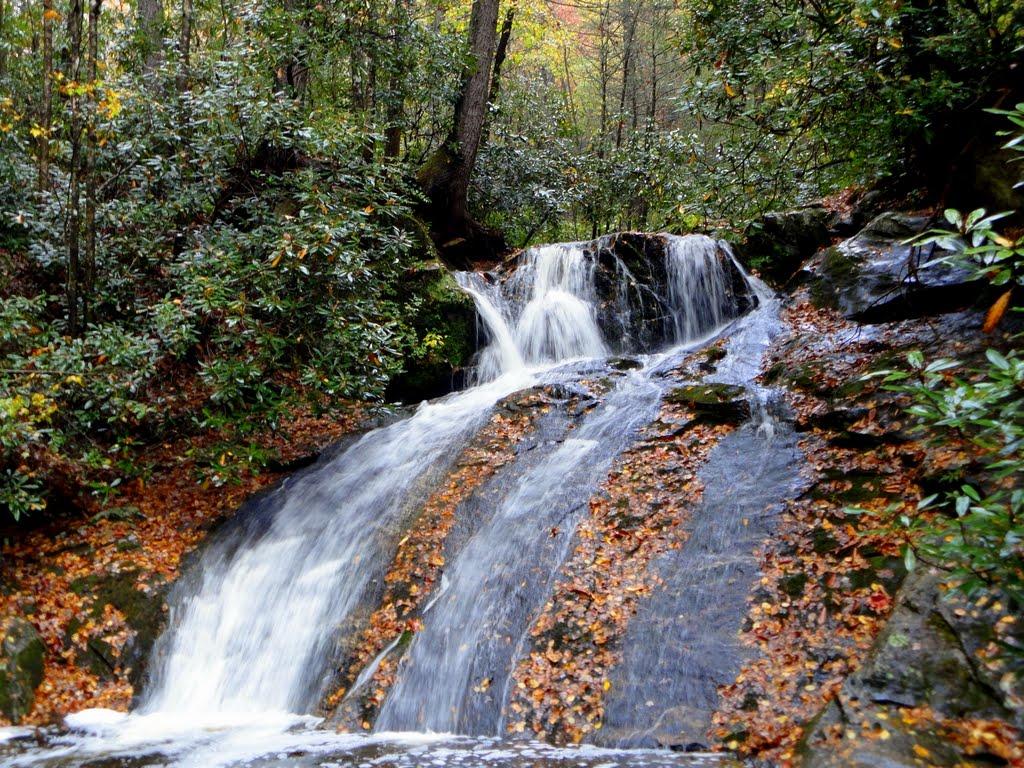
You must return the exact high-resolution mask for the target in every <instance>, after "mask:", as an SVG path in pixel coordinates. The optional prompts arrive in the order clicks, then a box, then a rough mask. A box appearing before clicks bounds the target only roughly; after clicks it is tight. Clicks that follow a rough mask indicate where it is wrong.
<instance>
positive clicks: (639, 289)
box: [491, 232, 757, 353]
mask: <svg viewBox="0 0 1024 768" xmlns="http://www.w3.org/2000/svg"><path fill="white" fill-rule="evenodd" d="M669 239H670V238H669V236H668V235H664V234H650V233H644V232H619V233H616V234H611V235H605V236H603V237H600V238H598V239H597V240H594V241H592V242H590V243H587V244H585V245H584V256H585V258H587V259H588V260H589V261H590V262H591V264H592V265H593V269H594V291H595V294H596V295H595V297H594V298H595V299H596V302H595V304H596V307H597V318H596V319H597V324H598V326H599V327H600V329H601V332H602V334H603V336H604V338H605V340H606V341H607V342H608V343H609V344H610V346H611V347H612V349H613V350H614V351H617V352H620V353H638V352H639V353H644V352H651V351H653V350H655V349H657V348H659V347H661V346H663V345H664V344H665V343H666V342H667V341H670V340H672V338H673V324H674V318H673V312H672V308H671V307H670V306H669V301H670V299H669V295H670V290H669V280H670V276H669V274H668V260H669V251H668V249H669V248H670V245H669ZM711 242H716V241H711ZM728 247H729V246H728V244H727V243H725V242H724V241H717V242H716V252H715V258H716V259H717V260H718V264H719V266H720V267H721V269H722V271H723V273H724V275H725V278H726V286H725V290H724V293H723V295H722V296H721V297H720V300H721V305H720V307H719V310H720V311H721V315H722V317H724V318H725V319H730V318H737V317H741V316H742V315H744V314H746V313H747V312H749V311H750V310H751V309H753V308H754V307H756V306H757V297H756V295H754V293H753V292H752V291H751V290H750V286H749V285H748V284H747V281H746V278H745V277H744V276H743V273H742V271H741V270H740V268H739V267H738V266H737V265H736V262H735V261H734V260H733V259H732V257H731V256H730V254H729V252H728V250H727V249H728ZM526 253H527V252H526V251H524V252H521V253H519V254H517V255H516V256H514V257H512V258H511V259H510V260H508V261H506V262H505V263H504V264H503V265H502V266H501V267H500V268H498V269H497V270H495V271H494V272H493V273H491V278H492V279H493V280H497V281H499V282H505V281H507V280H509V279H510V278H511V277H512V276H513V275H514V274H515V271H516V269H517V268H518V267H519V266H520V265H521V264H522V263H523V260H524V256H525V254H526Z"/></svg>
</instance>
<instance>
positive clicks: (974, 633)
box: [803, 569, 1021, 768]
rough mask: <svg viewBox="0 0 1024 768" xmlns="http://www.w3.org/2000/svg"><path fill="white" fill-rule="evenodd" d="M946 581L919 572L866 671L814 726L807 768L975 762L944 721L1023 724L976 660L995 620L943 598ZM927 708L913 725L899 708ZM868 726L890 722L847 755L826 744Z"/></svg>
mask: <svg viewBox="0 0 1024 768" xmlns="http://www.w3.org/2000/svg"><path fill="white" fill-rule="evenodd" d="M941 581H942V576H941V575H940V574H939V573H938V572H937V571H933V570H928V569H924V570H922V571H916V572H914V573H913V574H912V575H911V576H910V577H908V578H907V580H906V582H905V584H904V586H903V589H902V590H901V591H900V593H899V596H898V602H897V606H896V609H895V610H894V611H893V614H892V616H891V617H890V618H889V620H888V622H887V624H886V626H885V629H884V630H883V631H882V633H881V634H880V635H879V637H878V639H877V641H876V642H875V645H874V647H873V648H872V650H871V651H870V653H869V654H868V656H867V658H866V659H865V660H864V663H863V664H862V666H861V668H860V669H859V670H858V671H857V672H856V673H854V674H853V675H851V676H850V677H849V678H847V680H846V682H845V683H844V685H843V688H842V690H841V691H840V694H839V696H838V697H837V699H836V701H835V702H833V703H832V704H830V705H829V706H828V707H826V709H825V710H824V711H823V712H822V713H821V715H820V716H819V717H818V718H817V719H816V720H815V721H814V722H813V723H811V725H810V726H809V727H808V730H807V735H806V736H805V740H804V744H803V748H804V753H805V761H804V763H803V764H804V765H806V766H812V767H814V768H819V767H820V768H826V767H827V768H832V767H833V766H835V767H838V766H840V765H842V766H848V765H853V766H894V767H901V766H908V767H909V766H915V765H920V764H921V758H922V756H923V755H925V754H927V756H928V763H929V764H932V765H943V766H946V765H948V766H953V765H975V764H981V762H979V763H974V762H964V761H963V755H962V754H960V753H959V752H958V751H957V750H956V748H955V746H954V745H953V744H951V743H950V742H949V739H948V735H947V734H944V733H943V732H942V729H941V722H942V718H961V717H967V718H998V719H1001V720H1005V721H1007V722H1013V723H1015V724H1016V725H1018V726H1019V725H1020V724H1021V723H1020V720H1021V715H1020V713H1019V712H1018V713H1016V716H1015V715H1014V713H1013V711H1012V709H1011V707H1010V706H1008V702H1006V701H1004V697H1005V694H1006V693H1007V691H1004V688H1005V686H1003V685H1001V684H1000V679H999V676H998V674H995V673H993V672H992V671H991V670H990V669H987V668H986V667H985V666H984V665H983V664H980V663H979V662H978V657H977V651H978V649H979V648H981V647H983V646H984V645H985V644H986V643H988V642H989V641H990V640H991V639H992V636H993V632H992V627H991V621H988V622H986V621H984V620H982V619H979V618H978V617H974V616H972V614H973V613H977V612H976V611H972V610H970V609H971V608H972V606H971V605H970V604H969V603H966V602H965V601H963V600H961V599H959V598H955V599H951V598H950V596H948V595H945V594H944V593H943V591H942V590H941V588H940V583H941ZM900 708H903V709H902V711H909V710H912V709H913V708H925V709H926V710H927V711H928V712H929V713H931V715H930V716H929V717H927V718H922V719H920V720H919V721H912V722H910V723H908V722H907V721H906V720H905V719H904V718H902V717H901V716H900V711H901V709H900ZM865 721H868V722H870V721H876V722H879V723H884V724H885V725H886V728H887V730H888V732H889V733H890V734H891V735H890V736H889V737H887V738H885V739H870V738H863V739H856V740H854V741H853V743H852V744H851V745H850V747H849V748H848V750H847V751H842V750H837V749H836V748H835V746H834V744H833V743H829V742H828V733H829V731H835V730H844V731H846V732H848V733H849V732H859V730H860V725H861V723H862V722H865Z"/></svg>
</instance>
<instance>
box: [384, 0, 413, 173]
mask: <svg viewBox="0 0 1024 768" xmlns="http://www.w3.org/2000/svg"><path fill="white" fill-rule="evenodd" d="M389 25H390V27H391V35H390V38H391V50H392V55H393V56H395V57H397V61H392V62H391V65H390V72H389V75H388V79H387V92H386V93H385V96H384V122H385V126H384V157H386V158H396V157H398V156H399V154H400V153H401V151H402V117H403V112H404V107H405V93H406V78H407V75H408V71H409V62H408V54H399V51H404V50H405V45H407V43H405V42H404V38H405V37H406V36H407V35H408V33H409V4H408V0H394V2H393V4H392V6H391V19H390V21H389Z"/></svg>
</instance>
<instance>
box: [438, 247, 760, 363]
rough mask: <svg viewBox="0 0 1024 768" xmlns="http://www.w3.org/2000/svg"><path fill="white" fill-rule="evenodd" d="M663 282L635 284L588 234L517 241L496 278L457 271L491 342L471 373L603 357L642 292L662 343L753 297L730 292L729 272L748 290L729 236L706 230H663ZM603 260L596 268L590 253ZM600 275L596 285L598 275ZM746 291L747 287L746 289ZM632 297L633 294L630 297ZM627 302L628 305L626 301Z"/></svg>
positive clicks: (620, 348) (699, 330) (730, 314)
mask: <svg viewBox="0 0 1024 768" xmlns="http://www.w3.org/2000/svg"><path fill="white" fill-rule="evenodd" d="M662 238H663V251H664V254H663V259H664V263H663V264H661V265H659V267H660V270H661V271H662V272H663V273H664V277H663V278H662V279H661V282H662V284H661V285H657V286H654V288H652V287H651V286H645V285H641V284H640V282H639V281H638V280H637V278H636V277H635V276H634V275H633V273H632V272H631V271H630V269H629V268H628V267H627V266H626V265H625V264H624V263H623V262H622V261H621V260H620V259H619V258H618V257H616V256H615V255H614V254H612V253H611V251H610V250H609V249H608V248H607V247H606V246H602V241H596V242H595V243H561V244H557V245H543V246H538V247H535V248H530V249H528V250H526V251H525V252H524V253H523V254H522V256H521V257H520V259H519V261H518V263H517V264H516V266H515V271H514V272H512V274H511V276H509V277H508V278H507V279H505V280H501V279H499V278H495V277H493V276H491V277H490V278H488V277H486V276H484V275H481V274H479V273H474V272H464V273H460V274H459V275H458V276H457V277H458V280H459V283H460V285H462V287H463V288H464V289H465V290H466V291H467V292H468V293H470V294H471V295H472V296H473V298H474V300H475V301H476V303H477V308H478V310H479V313H480V317H481V319H482V320H483V322H484V326H485V329H486V332H487V336H488V338H489V340H490V342H491V343H490V344H489V345H488V346H487V347H485V348H484V350H483V351H482V352H481V354H480V358H479V360H478V366H477V375H478V377H479V379H480V380H481V381H490V380H492V379H493V378H495V377H496V376H498V375H500V374H501V373H503V372H507V371H509V370H512V369H515V368H517V367H519V366H522V365H526V366H538V365H544V364H551V363H555V362H560V361H561V362H564V361H567V360H572V359H576V358H598V357H604V356H606V355H608V354H609V353H610V351H611V350H612V349H613V348H615V350H616V351H617V352H619V353H624V354H629V353H635V352H641V351H644V350H641V349H634V348H631V347H630V339H631V338H632V336H633V335H634V333H633V331H634V330H635V329H633V328H631V323H632V322H633V321H634V318H631V317H630V315H631V313H633V312H634V310H635V309H636V307H639V309H640V311H639V312H638V314H641V315H642V314H643V309H644V303H645V301H646V302H647V303H648V304H652V305H657V308H658V310H659V312H660V315H661V321H660V322H661V324H662V325H663V326H664V327H663V328H662V330H661V333H659V334H657V341H658V342H659V343H660V344H661V345H663V346H664V345H666V344H667V345H669V346H671V345H672V344H685V343H689V342H694V341H697V340H699V339H701V338H703V337H705V336H707V335H709V334H711V333H713V332H715V331H716V330H718V329H720V328H722V327H723V326H724V325H725V324H726V323H727V322H729V321H730V320H733V319H735V318H736V317H737V316H738V315H740V314H742V312H743V309H744V307H746V306H749V305H750V304H753V303H755V302H756V298H755V299H750V298H749V297H746V296H745V297H743V298H744V299H746V302H745V303H744V302H741V301H738V300H737V296H736V295H735V286H734V277H735V276H739V280H740V281H741V282H742V283H743V284H744V290H747V291H749V290H750V286H749V284H747V283H746V280H745V277H744V276H743V273H742V270H741V269H740V267H739V266H738V265H737V264H736V262H735V260H734V259H733V258H732V254H731V252H730V251H729V248H728V245H727V244H725V243H724V242H723V241H718V240H714V239H713V238H710V237H707V236H705V235H686V236H682V237H675V236H671V235H664V236H662ZM602 250H603V251H604V253H605V254H606V257H607V259H608V260H610V261H611V265H610V266H609V267H608V268H606V269H605V270H604V272H605V274H599V272H600V271H601V265H600V264H599V258H600V257H599V253H601V252H602ZM599 283H604V284H606V285H605V295H602V294H601V292H600V291H599V288H598V284H599ZM750 295H754V294H753V293H751V294H750ZM631 298H632V301H631ZM634 305H636V306H634ZM599 312H600V314H610V315H611V322H609V325H612V326H614V329H611V328H610V329H608V331H611V330H614V331H615V334H616V335H617V337H618V338H614V339H610V338H607V336H608V331H603V330H602V327H601V324H600V322H599Z"/></svg>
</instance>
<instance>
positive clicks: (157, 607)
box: [66, 570, 168, 682]
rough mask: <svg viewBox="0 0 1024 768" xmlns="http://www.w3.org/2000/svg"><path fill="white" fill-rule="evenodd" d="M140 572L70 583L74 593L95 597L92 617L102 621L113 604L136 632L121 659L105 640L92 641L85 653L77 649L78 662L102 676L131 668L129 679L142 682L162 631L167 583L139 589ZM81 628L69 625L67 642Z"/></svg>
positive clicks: (124, 572) (89, 578)
mask: <svg viewBox="0 0 1024 768" xmlns="http://www.w3.org/2000/svg"><path fill="white" fill-rule="evenodd" d="M138 575H139V574H138V572H137V571H134V570H132V571H122V572H121V573H116V574H104V575H92V576H85V577H83V578H80V579H76V580H75V581H73V582H71V585H70V587H71V591H72V592H74V593H75V594H78V595H85V596H91V597H92V598H93V604H92V609H91V611H90V614H91V615H92V617H93V618H100V617H101V616H102V615H103V611H104V608H105V607H106V606H107V605H111V606H113V607H114V608H116V609H117V610H118V611H120V612H121V614H122V615H123V616H124V619H125V623H126V624H127V625H128V626H129V628H131V629H132V630H133V632H134V637H132V638H131V639H130V640H129V641H128V643H127V644H126V645H125V647H124V649H123V650H122V653H121V655H120V657H118V656H117V655H115V654H114V653H113V649H112V648H111V647H110V646H109V645H108V644H107V643H105V642H103V641H102V640H97V639H91V640H90V641H89V643H88V644H87V646H86V648H85V649H84V650H82V649H78V661H79V663H81V664H84V665H85V666H86V667H88V668H89V669H90V670H92V671H93V672H94V673H95V674H97V675H98V676H100V677H104V678H106V677H110V676H111V675H113V673H114V669H115V667H117V666H119V665H120V666H124V667H125V668H128V669H129V679H131V680H132V682H137V681H139V680H141V679H142V672H143V665H144V662H145V660H146V658H147V657H148V655H149V651H150V649H151V648H152V647H153V643H154V642H156V638H157V636H158V635H159V634H160V631H161V629H163V625H164V620H165V618H166V613H165V611H164V605H165V597H166V592H167V586H168V584H166V583H164V582H157V583H154V584H152V585H151V586H150V589H149V591H143V590H141V589H139V588H138V586H137V582H138ZM77 628H78V626H77V625H76V623H75V622H72V623H71V624H70V625H69V626H68V632H67V638H66V642H68V643H70V638H71V635H73V634H74V632H75V630H76V629H77Z"/></svg>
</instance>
